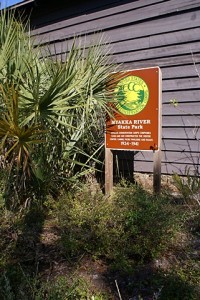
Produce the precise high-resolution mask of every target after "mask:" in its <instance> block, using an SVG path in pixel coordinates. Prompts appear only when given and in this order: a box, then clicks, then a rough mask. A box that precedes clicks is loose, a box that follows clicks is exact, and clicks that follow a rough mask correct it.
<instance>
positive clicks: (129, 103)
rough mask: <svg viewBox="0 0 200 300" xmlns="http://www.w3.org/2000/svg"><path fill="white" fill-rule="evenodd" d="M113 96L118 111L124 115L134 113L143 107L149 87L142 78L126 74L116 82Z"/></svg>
mask: <svg viewBox="0 0 200 300" xmlns="http://www.w3.org/2000/svg"><path fill="white" fill-rule="evenodd" d="M115 97H116V99H117V102H118V103H117V105H116V108H117V109H118V111H119V112H121V113H122V114H124V115H135V114H137V113H139V112H141V111H142V110H143V109H144V108H145V106H146V104H147V102H148V100H149V89H148V86H147V84H146V82H145V81H144V80H143V79H142V78H140V77H138V76H127V77H125V78H123V79H121V80H120V81H119V82H118V84H117V86H116V88H115Z"/></svg>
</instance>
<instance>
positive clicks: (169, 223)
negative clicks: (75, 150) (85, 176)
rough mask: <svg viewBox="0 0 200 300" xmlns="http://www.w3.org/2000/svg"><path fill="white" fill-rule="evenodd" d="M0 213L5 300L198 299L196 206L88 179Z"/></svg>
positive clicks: (0, 278) (0, 281) (0, 284)
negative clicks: (39, 202)
mask: <svg viewBox="0 0 200 300" xmlns="http://www.w3.org/2000/svg"><path fill="white" fill-rule="evenodd" d="M0 218H1V226H0V231H1V232H0V233H1V235H0V254H1V255H0V257H1V260H0V270H1V275H0V299H5V300H7V299H9V300H10V299H17V300H18V299H19V300H20V299H23V300H24V299H30V300H31V299H34V300H40V299H52V300H54V299H55V300H56V299H63V300H65V299H68V300H71V299H74V300H76V299H91V300H92V299H93V300H99V299H105V300H107V299H118V298H119V293H120V295H121V298H122V299H123V300H126V299H130V298H134V297H137V299H143V300H145V299H152V300H153V299H161V300H179V299H180V300H184V299H185V300H187V299H188V300H197V299H199V298H200V290H199V283H200V272H199V269H200V268H199V267H200V264H199V252H198V249H199V237H200V231H199V229H200V228H199V220H200V211H199V208H198V207H197V206H190V208H189V207H188V205H187V206H185V205H183V204H182V202H180V203H179V201H177V200H175V199H173V198H172V197H170V196H169V195H168V196H159V197H158V196H154V195H151V194H149V193H148V192H146V191H144V190H143V189H142V188H141V187H139V186H135V185H129V186H126V185H125V186H123V187H122V186H117V187H116V188H115V192H114V194H113V195H112V197H110V198H107V197H105V196H104V195H103V194H102V192H101V191H100V189H98V187H97V188H94V185H93V186H92V188H91V187H90V186H88V185H87V184H84V185H81V186H80V187H79V188H76V189H74V190H73V193H71V192H69V191H68V192H66V191H65V192H63V193H62V195H61V196H60V198H59V200H58V201H57V202H56V201H55V200H53V199H52V198H49V199H48V200H47V201H46V202H45V206H44V207H43V208H41V207H40V208H38V207H32V208H30V209H29V211H27V212H25V211H23V212H21V214H20V213H18V214H16V213H15V214H13V213H10V212H8V211H7V210H6V209H5V207H4V206H3V205H2V206H1V211H0ZM116 282H117V286H116ZM117 287H118V289H119V291H118V290H117Z"/></svg>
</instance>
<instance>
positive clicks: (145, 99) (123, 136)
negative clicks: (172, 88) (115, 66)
mask: <svg viewBox="0 0 200 300" xmlns="http://www.w3.org/2000/svg"><path fill="white" fill-rule="evenodd" d="M113 97H114V99H113V102H112V104H111V105H112V106H114V107H113V108H114V110H113V111H114V112H113V117H112V118H111V117H109V118H108V119H107V122H106V140H105V153H106V155H105V193H106V194H110V192H111V190H112V187H113V158H112V150H114V149H115V150H116V149H117V150H132V151H152V152H153V153H154V168H153V172H154V182H153V188H154V192H156V193H159V191H160V185H161V184H160V181H161V72H160V69H159V68H158V67H154V68H148V69H139V70H132V71H126V72H120V73H118V74H117V82H116V85H115V88H114V96H113Z"/></svg>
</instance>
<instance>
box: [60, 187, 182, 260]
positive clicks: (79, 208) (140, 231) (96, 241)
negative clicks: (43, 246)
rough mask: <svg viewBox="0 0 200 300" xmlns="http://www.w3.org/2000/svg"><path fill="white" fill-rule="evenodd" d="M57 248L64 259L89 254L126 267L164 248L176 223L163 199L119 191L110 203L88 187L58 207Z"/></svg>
mask: <svg viewBox="0 0 200 300" xmlns="http://www.w3.org/2000/svg"><path fill="white" fill-rule="evenodd" d="M58 215H59V216H58V217H59V223H60V226H61V231H62V243H63V247H64V249H65V252H66V254H67V255H68V256H69V257H73V256H76V255H80V254H81V253H83V252H89V253H92V254H93V255H101V256H104V257H106V258H108V259H111V260H113V261H115V262H116V263H119V264H120V265H121V266H122V265H124V264H125V262H126V261H127V259H132V260H133V261H134V262H138V263H141V262H144V261H149V260H151V259H153V258H155V257H157V256H159V254H161V253H163V251H165V250H166V249H167V247H169V243H170V241H171V240H172V237H173V235H174V234H175V232H176V230H177V228H178V227H177V226H178V224H179V218H178V215H177V212H176V209H175V207H174V206H173V205H172V204H170V203H169V200H168V199H165V198H162V197H155V196H152V195H150V194H149V193H146V192H145V191H143V190H142V189H141V188H139V187H136V186H134V185H133V186H131V187H128V188H118V189H116V192H115V194H114V195H113V197H111V198H106V197H104V196H103V194H102V193H101V192H100V191H99V192H97V193H93V192H92V190H91V188H84V189H83V190H81V192H78V191H77V192H74V195H72V194H70V193H68V194H66V195H64V196H63V197H62V199H61V201H60V205H59V213H58Z"/></svg>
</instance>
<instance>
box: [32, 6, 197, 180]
mask: <svg viewBox="0 0 200 300" xmlns="http://www.w3.org/2000/svg"><path fill="white" fill-rule="evenodd" d="M37 2H38V3H37V6H35V7H34V8H33V11H32V16H31V23H32V25H33V27H34V28H33V29H32V36H33V37H34V38H35V42H36V43H38V41H40V42H41V41H42V43H43V44H44V45H45V44H46V43H50V46H49V47H50V49H51V50H52V55H53V53H54V51H55V49H56V52H57V53H58V54H60V55H61V54H62V52H63V49H66V48H65V46H64V45H66V43H68V45H70V44H71V43H72V39H73V37H74V35H75V34H76V35H79V36H80V38H81V37H82V39H83V40H84V41H85V43H86V44H87V43H88V44H89V43H91V40H92V39H93V38H94V37H96V36H97V35H98V34H99V33H97V32H98V31H101V32H105V36H106V38H107V40H108V41H109V42H110V45H111V48H112V53H113V56H114V61H115V62H116V63H123V66H122V68H123V69H134V68H144V67H151V66H159V67H160V68H161V70H162V74H163V133H162V134H163V152H162V172H163V173H164V174H165V173H166V174H168V173H172V172H184V169H185V167H186V166H190V167H191V168H193V167H195V168H199V150H200V149H199V148H200V141H199V139H200V129H199V126H200V78H199V74H200V1H199V0H165V1H162V0H135V1H134V0H133V1H123V0H121V1H117V0H115V1H114V0H102V1H95V0H88V1H80V0H79V1H78V0H74V1H50V2H49V4H48V5H45V3H44V2H45V1H37ZM64 2H66V3H68V2H69V3H68V4H64ZM86 34H87V37H85V35H86ZM171 99H177V101H178V103H179V104H178V106H177V107H174V106H172V105H170V100H171ZM134 159H135V166H134V170H135V171H142V172H151V171H152V170H153V166H152V159H153V155H152V153H149V152H143V153H137V154H135V156H134Z"/></svg>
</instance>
